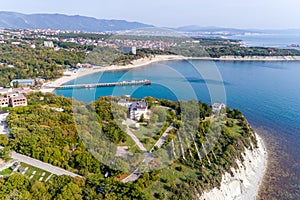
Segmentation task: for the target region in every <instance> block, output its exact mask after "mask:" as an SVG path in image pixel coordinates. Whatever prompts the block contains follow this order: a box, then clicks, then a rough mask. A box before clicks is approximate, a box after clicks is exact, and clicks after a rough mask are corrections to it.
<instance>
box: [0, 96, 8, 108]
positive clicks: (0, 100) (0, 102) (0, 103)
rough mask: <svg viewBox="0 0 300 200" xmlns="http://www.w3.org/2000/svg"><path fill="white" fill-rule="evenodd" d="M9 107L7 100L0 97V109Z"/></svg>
mask: <svg viewBox="0 0 300 200" xmlns="http://www.w3.org/2000/svg"><path fill="white" fill-rule="evenodd" d="M8 105H9V99H8V98H7V97H4V96H2V97H0V107H1V108H4V107H7V106H8Z"/></svg>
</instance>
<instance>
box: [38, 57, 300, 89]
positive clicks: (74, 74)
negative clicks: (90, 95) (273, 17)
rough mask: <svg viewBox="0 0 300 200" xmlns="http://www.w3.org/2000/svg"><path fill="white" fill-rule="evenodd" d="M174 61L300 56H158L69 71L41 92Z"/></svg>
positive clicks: (285, 58)
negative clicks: (108, 73) (82, 79)
mask: <svg viewBox="0 0 300 200" xmlns="http://www.w3.org/2000/svg"><path fill="white" fill-rule="evenodd" d="M172 60H210V61H300V56H268V57H266V56H261V57H260V56H251V57H250V56H246V57H239V56H223V57H220V58H211V57H184V56H180V55H156V56H151V57H146V58H142V59H138V60H134V61H132V64H129V65H125V66H121V65H111V66H108V67H100V66H93V67H92V68H81V69H79V70H77V71H67V72H64V76H62V77H60V78H59V79H56V80H54V81H48V82H46V83H45V84H44V85H43V87H42V88H41V90H40V91H41V92H43V93H46V92H53V91H54V90H55V87H56V86H60V85H63V84H65V83H67V82H69V81H72V80H75V79H76V78H80V77H83V76H87V75H90V74H94V73H98V72H104V71H116V70H128V69H132V68H138V67H142V66H145V65H149V64H152V63H156V62H162V61H172Z"/></svg>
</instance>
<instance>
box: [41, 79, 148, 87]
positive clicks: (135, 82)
mask: <svg viewBox="0 0 300 200" xmlns="http://www.w3.org/2000/svg"><path fill="white" fill-rule="evenodd" d="M128 85H151V81H150V80H132V81H121V82H109V83H94V84H90V83H88V84H77V85H59V86H51V85H49V86H46V87H47V88H55V89H60V88H61V89H69V88H97V87H115V86H128Z"/></svg>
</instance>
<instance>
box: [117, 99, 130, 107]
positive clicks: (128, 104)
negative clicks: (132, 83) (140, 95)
mask: <svg viewBox="0 0 300 200" xmlns="http://www.w3.org/2000/svg"><path fill="white" fill-rule="evenodd" d="M118 104H119V105H120V106H124V107H127V108H129V106H130V105H131V104H132V102H130V101H128V100H127V99H120V100H119V101H118Z"/></svg>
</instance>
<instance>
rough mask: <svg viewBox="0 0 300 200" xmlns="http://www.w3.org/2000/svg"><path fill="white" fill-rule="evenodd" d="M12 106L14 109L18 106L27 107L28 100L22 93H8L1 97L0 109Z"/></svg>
mask: <svg viewBox="0 0 300 200" xmlns="http://www.w3.org/2000/svg"><path fill="white" fill-rule="evenodd" d="M8 106H11V107H13V108H15V107H18V106H27V98H26V97H25V96H24V94H22V93H16V92H11V93H7V94H5V95H4V96H0V107H1V108H4V107H8Z"/></svg>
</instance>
